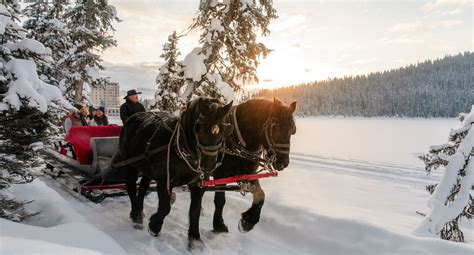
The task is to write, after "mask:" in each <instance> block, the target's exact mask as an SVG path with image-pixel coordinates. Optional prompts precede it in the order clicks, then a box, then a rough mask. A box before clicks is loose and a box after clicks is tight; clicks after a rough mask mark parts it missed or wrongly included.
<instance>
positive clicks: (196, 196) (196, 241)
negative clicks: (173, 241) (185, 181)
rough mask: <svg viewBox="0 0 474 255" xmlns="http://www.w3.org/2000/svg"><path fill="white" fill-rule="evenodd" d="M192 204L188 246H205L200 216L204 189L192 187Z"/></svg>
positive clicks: (191, 247)
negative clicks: (200, 228) (202, 239)
mask: <svg viewBox="0 0 474 255" xmlns="http://www.w3.org/2000/svg"><path fill="white" fill-rule="evenodd" d="M189 191H190V193H191V205H190V207H189V229H188V240H189V244H188V247H189V248H190V249H193V248H202V247H203V246H204V244H203V242H202V241H201V235H200V234H199V218H200V216H201V203H202V196H203V195H204V189H201V188H199V187H190V190H189Z"/></svg>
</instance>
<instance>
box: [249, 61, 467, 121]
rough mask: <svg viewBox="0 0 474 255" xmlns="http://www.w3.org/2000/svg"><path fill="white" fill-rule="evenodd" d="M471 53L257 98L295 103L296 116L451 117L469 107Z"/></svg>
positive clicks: (271, 92)
mask: <svg viewBox="0 0 474 255" xmlns="http://www.w3.org/2000/svg"><path fill="white" fill-rule="evenodd" d="M473 65H474V53H471V52H465V53H460V54H458V55H455V56H445V57H444V58H442V59H436V60H434V61H432V60H427V61H424V62H420V63H417V64H412V65H409V66H406V67H402V68H398V69H393V70H388V71H383V72H375V73H371V74H368V75H357V76H347V77H343V78H332V79H328V80H323V81H314V82H308V83H304V84H299V85H295V86H290V87H283V88H277V89H273V90H261V91H259V92H258V93H257V94H256V95H257V96H260V97H267V98H270V97H274V96H275V97H278V98H280V99H282V100H284V101H286V102H292V101H298V106H299V109H297V114H298V115H300V116H364V117H374V116H390V117H456V116H457V115H458V113H459V112H463V111H467V110H468V109H470V107H471V105H472V104H473V103H474V70H473Z"/></svg>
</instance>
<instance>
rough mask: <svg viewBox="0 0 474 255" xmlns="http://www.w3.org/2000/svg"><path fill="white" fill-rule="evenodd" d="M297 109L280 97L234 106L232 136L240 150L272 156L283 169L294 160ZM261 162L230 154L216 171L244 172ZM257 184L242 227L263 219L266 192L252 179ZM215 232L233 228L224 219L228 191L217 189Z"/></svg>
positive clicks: (217, 173)
mask: <svg viewBox="0 0 474 255" xmlns="http://www.w3.org/2000/svg"><path fill="white" fill-rule="evenodd" d="M295 109H296V102H293V103H291V104H290V105H285V104H284V103H282V102H281V101H279V100H277V99H273V102H272V101H271V100H267V99H250V100H248V101H246V102H244V103H241V104H239V105H238V106H236V107H234V109H233V110H232V112H231V115H230V120H231V123H232V124H233V126H234V131H233V132H234V133H233V136H232V137H231V138H228V139H234V140H235V142H233V143H230V142H229V141H228V142H227V145H229V144H234V145H235V144H236V143H237V145H236V146H237V147H240V148H237V150H240V151H244V152H246V154H247V155H248V154H250V155H251V154H254V155H256V156H260V155H262V153H263V154H264V155H266V157H272V158H273V160H272V161H271V163H272V166H273V168H274V169H276V170H278V171H281V170H283V169H284V168H286V167H287V166H288V164H289V162H290V159H289V153H290V138H291V135H293V134H295V133H296V126H295V121H294V118H293V113H294V111H295ZM258 167H259V164H258V162H256V161H254V160H249V159H247V158H244V157H242V156H241V155H228V154H227V155H226V156H225V159H224V161H223V162H222V165H221V166H220V167H218V168H217V169H216V171H215V174H214V178H225V177H229V176H236V175H241V174H251V173H255V172H256V170H257V169H258ZM251 184H252V185H254V191H253V203H252V206H251V207H250V208H249V209H248V210H247V211H246V212H244V213H242V218H241V220H240V222H239V230H240V231H241V232H248V231H250V230H252V228H253V227H254V226H255V224H257V223H258V221H259V220H260V212H261V210H262V206H263V203H264V200H265V193H264V192H263V190H262V187H261V186H260V183H259V181H258V180H255V181H252V182H251ZM214 205H215V212H214V219H213V227H214V233H222V232H228V231H229V229H228V227H227V226H226V225H225V223H224V219H223V217H222V212H223V209H224V205H225V193H224V192H216V193H215V197H214Z"/></svg>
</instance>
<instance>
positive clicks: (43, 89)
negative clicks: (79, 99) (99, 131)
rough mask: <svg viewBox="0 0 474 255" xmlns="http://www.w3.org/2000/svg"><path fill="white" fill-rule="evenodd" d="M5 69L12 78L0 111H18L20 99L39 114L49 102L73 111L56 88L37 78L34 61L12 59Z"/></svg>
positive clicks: (20, 103) (44, 110)
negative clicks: (38, 111)
mask: <svg viewBox="0 0 474 255" xmlns="http://www.w3.org/2000/svg"><path fill="white" fill-rule="evenodd" d="M5 69H6V71H7V72H9V73H10V75H11V76H12V77H11V78H12V80H11V82H10V83H9V84H8V91H7V93H6V94H5V96H4V98H3V100H2V102H0V110H2V111H5V110H8V109H9V108H10V107H12V108H14V109H16V110H20V107H22V101H21V99H25V100H27V106H29V107H33V108H37V109H38V110H40V111H41V112H46V111H47V108H48V105H49V104H51V102H57V103H59V104H61V105H62V106H63V107H65V108H67V109H73V107H72V106H71V104H70V103H69V102H68V101H67V100H65V99H64V98H63V96H62V95H61V92H60V91H59V89H58V88H57V87H55V86H53V85H49V84H47V83H45V82H43V81H41V80H40V79H39V78H38V74H37V73H36V64H35V62H34V61H32V60H26V59H12V60H10V61H8V63H7V64H6V65H5Z"/></svg>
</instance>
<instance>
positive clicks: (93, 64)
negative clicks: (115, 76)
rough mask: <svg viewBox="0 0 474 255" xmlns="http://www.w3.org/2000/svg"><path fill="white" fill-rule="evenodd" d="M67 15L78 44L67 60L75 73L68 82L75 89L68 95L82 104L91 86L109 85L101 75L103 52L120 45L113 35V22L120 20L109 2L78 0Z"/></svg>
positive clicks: (68, 24) (69, 25) (103, 0)
mask: <svg viewBox="0 0 474 255" xmlns="http://www.w3.org/2000/svg"><path fill="white" fill-rule="evenodd" d="M65 15H66V18H67V29H68V31H69V35H70V37H71V40H72V43H73V44H74V45H73V47H72V48H71V50H70V51H69V56H68V57H67V58H66V60H65V64H66V65H67V67H68V69H69V71H70V72H71V75H70V80H69V81H68V82H69V83H70V85H71V86H67V87H66V89H65V91H64V92H65V94H66V96H67V97H68V98H69V99H73V101H74V102H81V101H82V100H83V99H84V98H83V92H84V91H86V92H87V91H88V89H87V87H88V86H100V85H103V84H105V83H107V82H109V81H108V79H104V78H101V77H100V76H99V71H100V70H103V69H104V67H103V66H102V63H101V62H102V58H101V56H100V54H99V53H101V52H102V51H104V50H105V49H107V48H109V47H113V46H116V45H117V42H116V40H115V39H114V38H113V35H112V34H111V33H112V32H113V31H115V30H114V27H113V25H112V22H113V21H119V19H118V17H117V12H116V9H115V7H114V6H112V5H109V4H108V1H107V0H76V1H75V6H74V7H73V8H71V9H69V10H67V11H66V14H65Z"/></svg>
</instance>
